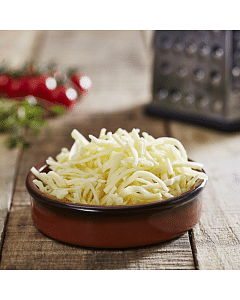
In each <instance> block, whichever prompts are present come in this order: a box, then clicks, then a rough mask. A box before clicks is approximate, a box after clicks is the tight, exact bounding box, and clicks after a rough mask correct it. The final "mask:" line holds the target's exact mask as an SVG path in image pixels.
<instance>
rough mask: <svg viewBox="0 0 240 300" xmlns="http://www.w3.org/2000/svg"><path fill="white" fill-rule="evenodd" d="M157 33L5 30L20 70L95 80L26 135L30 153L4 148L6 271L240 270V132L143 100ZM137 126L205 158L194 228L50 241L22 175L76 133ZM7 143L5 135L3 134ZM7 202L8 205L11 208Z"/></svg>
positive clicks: (0, 238)
mask: <svg viewBox="0 0 240 300" xmlns="http://www.w3.org/2000/svg"><path fill="white" fill-rule="evenodd" d="M149 35H151V32H148V33H147V34H146V33H142V32H140V31H70V32H69V31H20V32H16V31H0V48H1V58H6V59H7V60H8V61H10V62H11V63H12V64H13V65H15V66H19V65H21V64H22V63H23V61H24V60H27V59H33V58H34V59H36V60H37V61H38V62H39V63H42V64H43V63H47V62H49V61H55V62H57V63H58V64H59V66H60V67H61V68H62V69H66V68H67V67H69V66H80V67H81V69H82V71H83V72H85V74H87V75H89V76H90V77H91V79H92V81H93V86H92V89H91V91H90V94H89V95H88V96H87V97H86V98H85V99H84V100H83V101H82V102H80V103H79V105H78V107H76V109H75V110H74V111H73V112H71V113H69V114H67V115H65V116H63V117H59V118H55V119H51V120H49V125H50V131H49V132H48V131H42V132H41V134H40V135H39V136H38V137H34V136H32V135H31V133H29V132H27V133H26V135H27V137H28V138H29V139H30V140H31V141H32V142H33V146H32V147H31V148H30V150H24V151H23V150H19V149H18V150H7V149H6V148H5V147H4V146H3V145H2V143H1V145H0V153H1V155H0V168H1V173H0V174H1V175H0V190H1V202H0V249H1V250H0V251H1V257H0V259H1V260H0V269H22V270H23V269H24V270H25V269H92V270H93V269H95V270H97V269H109V270H110V269H186V270H193V269H240V251H239V249H240V242H239V240H240V204H239V201H238V198H239V191H240V189H239V186H240V171H239V170H238V168H237V166H238V165H239V157H240V155H239V154H240V152H239V146H238V144H239V138H240V134H238V133H235V134H223V133H219V132H214V131H211V130H208V129H202V128H198V127H193V126H191V125H186V124H180V123H175V122H172V121H170V122H169V121H168V122H167V121H163V120H157V119H153V118H151V117H147V116H146V115H144V113H143V111H142V106H143V105H144V104H146V103H148V102H149V101H150V100H151V88H150V85H151V63H152V55H151V54H152V53H151V47H150V43H149ZM102 127H105V128H107V129H108V130H111V131H114V130H116V129H117V128H119V127H122V128H126V129H127V130H131V129H132V128H133V127H135V128H140V129H141V130H144V131H147V132H149V133H150V134H152V135H153V136H155V137H158V136H169V135H171V136H173V137H176V138H178V139H179V140H181V141H182V143H183V144H184V146H185V148H186V150H187V152H188V154H189V157H191V158H192V159H194V160H197V161H199V162H201V163H203V164H204V166H205V170H206V172H207V173H208V175H209V177H210V180H209V182H208V185H207V188H206V189H205V191H204V199H203V200H204V202H203V203H204V205H203V215H202V218H201V221H200V222H199V224H197V225H196V226H195V227H194V228H193V229H192V230H191V231H190V232H188V233H186V234H184V235H183V236H181V237H179V238H176V239H174V240H172V241H169V242H165V243H160V244H157V245H153V246H148V247H139V248H136V249H128V250H104V249H102V250H99V249H90V248H84V247H76V246H71V245H67V244H64V243H60V242H57V241H54V240H52V239H50V238H48V237H47V236H45V235H43V234H42V233H41V232H39V231H38V230H37V229H36V227H35V226H34V224H33V222H32V219H31V215H30V198H29V195H28V193H27V191H26V188H25V179H26V176H27V173H28V172H29V169H30V168H31V166H33V165H36V164H38V163H39V162H41V161H44V160H45V159H46V158H47V157H48V156H54V155H56V154H57V153H58V152H59V151H60V149H61V148H62V147H68V148H69V147H71V145H72V142H73V140H72V139H71V136H70V133H71V131H72V129H73V128H77V129H78V130H79V131H80V132H82V133H83V134H84V135H86V136H87V135H88V134H93V135H98V133H99V131H100V129H101V128H102ZM0 138H1V141H2V140H3V138H4V136H1V137H0ZM10 204H11V205H10Z"/></svg>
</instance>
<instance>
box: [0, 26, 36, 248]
mask: <svg viewBox="0 0 240 300" xmlns="http://www.w3.org/2000/svg"><path fill="white" fill-rule="evenodd" d="M36 35H37V33H36V32H35V31H12V30H9V31H5V30H1V31H0V49H1V59H4V60H6V62H7V63H8V64H9V66H10V67H12V68H18V67H21V66H22V65H23V63H24V62H25V61H26V60H29V59H30V57H31V54H32V47H33V44H34V38H35V37H36ZM6 137H7V136H6V135H5V134H4V135H3V134H1V135H0V191H1V194H0V251H1V248H2V243H3V238H4V231H5V226H6V222H7V216H8V211H9V209H10V205H11V200H12V196H13V190H14V184H15V175H16V173H17V166H18V159H19V157H20V154H21V150H20V149H14V150H9V149H7V148H6V146H5V145H4V140H5V139H6Z"/></svg>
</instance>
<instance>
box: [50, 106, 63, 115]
mask: <svg viewBox="0 0 240 300" xmlns="http://www.w3.org/2000/svg"><path fill="white" fill-rule="evenodd" d="M51 111H52V112H53V113H55V114H56V115H59V116H61V115H64V114H65V112H66V109H65V108H64V107H63V106H62V105H56V106H54V107H52V108H51Z"/></svg>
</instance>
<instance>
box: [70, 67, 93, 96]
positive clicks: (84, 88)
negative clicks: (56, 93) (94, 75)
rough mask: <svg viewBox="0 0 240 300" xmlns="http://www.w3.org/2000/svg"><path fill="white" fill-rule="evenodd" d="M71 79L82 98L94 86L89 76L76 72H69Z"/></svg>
mask: <svg viewBox="0 0 240 300" xmlns="http://www.w3.org/2000/svg"><path fill="white" fill-rule="evenodd" d="M69 79H70V80H71V82H72V83H73V84H74V85H75V87H76V88H77V90H78V91H79V93H80V95H81V96H85V95H86V94H87V92H88V90H89V89H90V87H91V85H92V82H91V79H90V78H89V77H88V76H86V75H84V74H82V73H79V72H77V71H74V70H70V71H69Z"/></svg>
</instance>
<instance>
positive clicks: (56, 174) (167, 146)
mask: <svg viewBox="0 0 240 300" xmlns="http://www.w3.org/2000/svg"><path fill="white" fill-rule="evenodd" d="M71 136H72V138H73V139H74V140H75V142H74V144H73V146H72V147H71V149H70V151H69V150H68V149H67V148H63V149H62V150H61V152H60V153H59V154H58V155H57V156H56V159H53V158H52V157H49V158H48V159H47V161H46V162H47V164H48V166H49V169H50V170H51V171H49V172H48V173H44V172H39V171H38V170H37V169H36V168H35V167H32V168H31V172H32V173H33V174H34V175H35V176H36V178H37V179H34V180H33V182H34V183H35V185H36V186H37V187H38V188H39V190H40V191H41V192H43V193H45V194H47V195H51V196H54V197H56V198H57V199H59V200H65V201H70V202H72V203H79V204H87V205H103V206H112V205H139V204H146V203H150V202H157V201H164V200H166V199H169V198H172V197H176V196H179V195H180V194H182V193H184V192H187V191H188V190H190V189H191V188H192V187H193V186H194V185H195V184H196V182H197V181H198V180H207V179H208V177H207V175H206V174H205V173H204V172H202V167H203V166H202V164H200V163H196V162H191V161H188V159H187V153H186V150H185V149H184V147H183V145H182V144H181V142H180V141H178V140H176V139H174V138H169V137H162V138H158V139H155V138H153V137H152V136H151V135H149V134H148V133H145V132H143V133H142V136H140V130H139V129H135V128H134V129H133V130H132V131H131V132H127V131H126V130H124V129H121V128H119V129H118V130H117V131H116V132H115V133H112V132H107V131H106V129H105V128H103V129H102V130H101V131H100V134H99V137H98V138H96V137H95V136H92V135H89V140H90V141H88V140H87V139H86V138H85V137H84V136H83V135H82V134H81V133H80V132H78V131H77V130H76V129H74V130H73V131H72V134H71Z"/></svg>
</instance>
